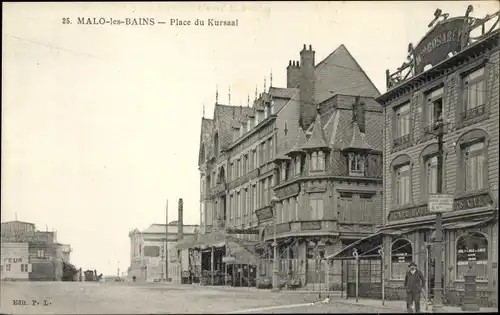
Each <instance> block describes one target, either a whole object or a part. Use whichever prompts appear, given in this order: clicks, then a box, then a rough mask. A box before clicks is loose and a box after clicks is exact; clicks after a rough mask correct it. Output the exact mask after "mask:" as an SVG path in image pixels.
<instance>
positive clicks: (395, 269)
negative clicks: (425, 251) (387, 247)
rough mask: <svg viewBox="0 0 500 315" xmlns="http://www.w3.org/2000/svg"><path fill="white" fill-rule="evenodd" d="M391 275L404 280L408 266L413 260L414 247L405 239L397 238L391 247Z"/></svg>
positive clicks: (393, 277)
mask: <svg viewBox="0 0 500 315" xmlns="http://www.w3.org/2000/svg"><path fill="white" fill-rule="evenodd" d="M391 253H392V259H391V276H392V279H396V280H404V278H405V276H406V272H408V266H409V264H410V263H411V262H412V256H413V248H412V246H411V243H410V242H409V241H408V240H405V239H399V240H396V241H395V242H394V243H392V247H391Z"/></svg>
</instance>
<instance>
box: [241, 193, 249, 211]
mask: <svg viewBox="0 0 500 315" xmlns="http://www.w3.org/2000/svg"><path fill="white" fill-rule="evenodd" d="M247 198H248V189H247V188H245V189H243V196H242V198H241V213H242V214H243V216H244V217H246V216H247V215H248V213H247V203H248V200H247Z"/></svg>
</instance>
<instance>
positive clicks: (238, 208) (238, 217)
mask: <svg viewBox="0 0 500 315" xmlns="http://www.w3.org/2000/svg"><path fill="white" fill-rule="evenodd" d="M241 204H242V202H241V194H240V192H239V191H238V192H237V193H236V222H235V224H236V225H239V224H240V220H241Z"/></svg>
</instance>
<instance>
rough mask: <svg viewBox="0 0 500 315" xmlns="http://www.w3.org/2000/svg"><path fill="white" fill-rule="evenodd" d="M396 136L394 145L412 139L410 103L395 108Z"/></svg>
mask: <svg viewBox="0 0 500 315" xmlns="http://www.w3.org/2000/svg"><path fill="white" fill-rule="evenodd" d="M395 115H396V123H395V132H394V134H395V137H394V145H395V146H398V145H402V144H405V143H407V142H409V141H410V103H407V104H404V105H401V106H399V107H397V108H396V109H395Z"/></svg>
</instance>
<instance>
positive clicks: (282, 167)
mask: <svg viewBox="0 0 500 315" xmlns="http://www.w3.org/2000/svg"><path fill="white" fill-rule="evenodd" d="M280 180H281V181H282V182H285V181H286V162H283V163H281V179H280Z"/></svg>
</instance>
